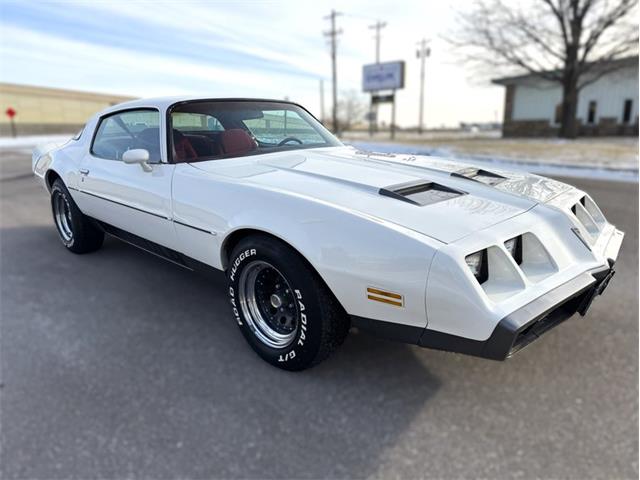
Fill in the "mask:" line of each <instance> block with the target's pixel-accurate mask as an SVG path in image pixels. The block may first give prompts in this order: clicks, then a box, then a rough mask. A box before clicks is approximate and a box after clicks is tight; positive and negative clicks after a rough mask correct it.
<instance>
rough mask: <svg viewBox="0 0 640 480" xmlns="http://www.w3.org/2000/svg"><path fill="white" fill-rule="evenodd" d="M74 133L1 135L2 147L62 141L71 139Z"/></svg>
mask: <svg viewBox="0 0 640 480" xmlns="http://www.w3.org/2000/svg"><path fill="white" fill-rule="evenodd" d="M72 136H73V134H68V133H67V134H62V135H27V136H24V137H16V138H13V137H0V148H7V149H9V148H33V147H35V146H37V145H42V144H47V143H62V142H66V141H67V140H70V139H71V137H72Z"/></svg>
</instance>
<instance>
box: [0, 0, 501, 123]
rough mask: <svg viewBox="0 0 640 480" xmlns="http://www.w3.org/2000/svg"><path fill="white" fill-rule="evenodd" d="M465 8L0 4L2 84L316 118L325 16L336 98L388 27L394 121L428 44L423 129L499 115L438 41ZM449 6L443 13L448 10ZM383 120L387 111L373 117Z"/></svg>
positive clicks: (357, 79) (363, 0)
mask: <svg viewBox="0 0 640 480" xmlns="http://www.w3.org/2000/svg"><path fill="white" fill-rule="evenodd" d="M469 3H470V2H469V1H468V0H457V1H452V2H446V1H442V2H440V1H433V2H429V1H425V0H416V1H413V0H398V1H390V0H384V1H377V0H354V1H349V2H344V1H343V2H324V1H318V0H316V1H308V0H307V1H303V0H297V1H249V0H236V1H213V0H210V1H202V0H201V1H180V2H178V1H175V2H167V3H165V2H160V1H141V0H137V1H136V0H129V1H115V0H111V1H104V0H93V1H84V2H78V1H57V2H53V1H24V0H23V1H19V2H13V1H7V0H1V1H0V9H1V15H0V32H1V33H0V62H1V63H0V72H1V74H0V75H1V79H2V81H6V82H14V83H24V84H31V85H42V86H51V87H58V88H69V89H77V90H86V91H95V92H108V93H117V94H123V95H132V96H155V95H174V94H181V93H196V94H197V93H203V94H206V95H207V96H221V97H226V96H241V97H269V98H284V97H289V99H291V100H294V101H297V102H300V103H302V104H303V105H305V106H306V107H307V108H309V109H310V110H311V111H312V112H313V113H314V114H316V115H319V114H320V100H319V97H320V95H319V82H320V79H321V78H324V79H325V82H324V83H325V112H326V114H327V115H328V114H329V111H330V101H331V82H330V78H331V70H330V67H331V63H330V57H329V48H328V45H327V42H326V39H325V38H324V37H323V35H322V32H323V31H325V30H327V29H328V26H329V23H328V21H327V20H326V19H324V18H323V17H324V16H325V15H327V14H328V13H329V12H330V10H331V8H334V7H335V8H336V9H337V10H339V11H340V12H343V13H344V15H342V16H340V17H339V18H338V25H339V27H340V28H341V29H342V30H343V34H342V35H341V36H340V37H339V46H338V88H339V91H346V90H358V91H360V89H361V76H362V65H363V64H365V63H372V62H373V61H374V60H375V49H374V40H373V32H372V31H371V30H369V29H368V28H367V27H368V25H370V24H372V23H374V22H375V20H376V19H381V20H383V21H386V22H387V24H388V26H387V27H386V28H385V29H384V30H383V32H382V33H383V37H382V49H381V50H382V53H381V60H382V61H386V60H406V62H407V69H406V73H407V80H406V88H405V89H404V90H402V91H400V92H399V93H398V107H397V118H398V122H399V123H400V124H401V125H404V126H408V125H416V124H417V119H418V105H417V104H418V92H419V61H418V60H417V59H416V55H415V50H416V42H417V41H418V40H419V39H420V38H422V37H423V36H425V37H427V38H431V48H432V55H431V57H430V58H429V59H428V60H427V80H426V99H425V118H426V122H427V125H428V126H430V127H434V126H440V125H457V124H458V122H460V121H493V120H496V119H499V118H501V115H502V102H503V95H504V92H503V89H502V87H497V86H492V85H489V84H488V83H487V82H486V81H480V80H475V79H473V78H472V76H471V75H472V73H471V72H470V71H469V70H468V69H467V68H465V65H463V64H461V63H460V62H458V61H456V57H455V56H453V54H452V52H451V51H450V49H449V47H448V46H447V44H446V43H445V42H444V41H443V40H442V39H441V38H440V37H441V35H444V34H446V33H447V32H449V31H450V30H451V28H452V27H453V26H454V21H455V14H454V10H453V8H458V9H461V8H464V7H465V5H468V4H469ZM452 5H453V7H452ZM382 115H383V116H387V115H388V110H386V111H384V112H382Z"/></svg>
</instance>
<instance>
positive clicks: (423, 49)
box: [416, 38, 431, 134]
mask: <svg viewBox="0 0 640 480" xmlns="http://www.w3.org/2000/svg"><path fill="white" fill-rule="evenodd" d="M428 44H429V40H427V39H426V38H423V39H422V40H420V41H419V42H418V50H417V51H416V56H417V57H418V58H419V59H420V118H419V120H418V133H419V134H422V130H423V128H424V63H425V59H426V58H427V57H428V56H429V55H431V49H430V48H429V47H428V46H427V45H428Z"/></svg>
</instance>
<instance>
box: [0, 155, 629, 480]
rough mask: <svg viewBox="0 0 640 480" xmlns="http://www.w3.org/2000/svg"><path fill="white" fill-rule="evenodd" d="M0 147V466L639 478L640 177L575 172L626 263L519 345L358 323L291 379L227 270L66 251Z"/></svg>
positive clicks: (130, 473) (110, 252) (94, 473)
mask: <svg viewBox="0 0 640 480" xmlns="http://www.w3.org/2000/svg"><path fill="white" fill-rule="evenodd" d="M0 155H2V159H1V160H0V173H2V178H3V180H1V181H0V198H1V203H2V205H1V210H0V213H1V219H0V250H1V263H0V268H1V272H2V273H1V278H0V282H1V285H0V286H1V306H0V309H1V310H0V313H1V321H0V347H1V350H0V360H1V376H2V380H1V381H2V388H1V390H0V400H1V404H0V406H1V412H0V413H1V418H0V420H1V427H2V431H1V437H0V440H1V446H2V449H1V454H2V458H1V461H0V464H1V469H2V470H1V472H0V476H1V477H2V478H4V479H7V480H9V479H26V478H30V479H35V478H37V479H57V478H77V479H88V478H101V479H122V478H154V479H172V478H212V477H218V478H219V477H224V478H291V477H295V478H318V477H331V478H339V477H351V478H353V477H358V478H360V477H382V478H393V477H403V478H416V477H438V478H461V477H466V478H469V477H473V478H476V477H484V478H533V477H538V478H539V477H542V478H548V477H555V478H560V477H562V478H580V479H583V478H607V479H608V478H638V184H635V183H615V182H613V183H611V182H602V181H596V180H578V179H571V180H567V181H569V182H570V183H573V184H576V185H577V186H579V187H581V188H584V189H586V190H587V191H589V192H590V193H591V194H592V195H593V196H594V198H595V199H596V201H597V202H598V203H599V205H600V206H601V208H602V210H603V211H604V213H605V215H607V216H608V217H609V219H610V220H611V221H613V223H616V224H617V225H618V226H619V227H620V228H622V229H623V230H625V231H626V233H627V237H626V240H625V243H624V244H623V247H622V252H621V255H620V258H619V261H618V268H617V275H616V277H615V278H614V279H613V281H612V283H611V285H610V287H609V289H608V290H607V291H606V292H605V294H604V295H603V296H602V297H600V299H599V301H597V302H596V303H595V304H594V305H593V307H592V310H591V311H590V312H589V315H588V316H587V317H584V318H582V317H579V316H576V317H574V318H572V319H571V320H569V321H567V322H565V323H564V324H562V325H561V326H559V327H558V328H556V329H554V330H553V331H551V332H549V333H548V334H547V335H546V336H545V337H544V338H543V339H541V340H539V341H538V342H536V343H534V344H532V345H531V346H529V347H527V348H526V349H525V350H523V351H522V352H520V353H519V354H518V355H516V356H515V357H514V358H512V359H510V360H508V361H506V362H494V361H490V360H482V359H476V358H471V357H465V356H462V355H456V354H449V353H444V352H437V351H430V350H426V349H421V348H418V347H413V346H407V345H403V344H398V343H393V342H388V341H383V340H379V339H376V338H374V337H372V336H369V335H366V334H363V333H358V334H352V335H350V336H349V338H348V339H347V341H346V343H345V344H344V345H343V347H342V348H341V349H340V350H339V351H338V352H337V354H335V355H334V356H333V357H331V358H330V359H329V360H328V361H326V362H324V363H323V364H321V365H319V366H318V367H316V368H314V369H311V370H308V371H305V372H302V373H288V372H284V371H280V370H278V369H276V368H273V367H271V366H269V365H267V364H266V363H264V362H262V361H261V360H260V359H259V358H258V357H257V356H256V355H255V354H254V353H253V351H252V350H250V349H249V347H248V346H247V345H246V344H245V341H244V339H243V338H242V336H241V335H240V332H239V331H238V330H237V326H236V325H235V323H234V321H233V320H232V317H231V315H230V311H229V307H228V305H227V301H226V297H225V289H224V277H223V275H222V274H220V275H218V276H205V275H201V274H194V273H190V272H188V271H185V270H182V269H180V268H178V267H175V266H173V265H171V264H169V263H166V262H164V261H162V260H159V259H157V258H155V257H153V256H151V255H149V254H146V253H144V252H141V251H139V250H136V249H134V248H133V247H130V246H128V245H126V244H123V243H121V242H118V241H116V240H113V239H109V240H108V241H107V242H106V243H105V246H104V248H103V249H102V250H100V251H98V252H96V253H94V254H90V255H84V256H75V255H72V254H70V253H68V252H66V251H65V250H64V248H63V247H62V245H61V244H60V242H59V241H58V238H57V234H56V232H55V230H54V227H53V224H52V222H51V219H50V212H49V203H48V197H47V195H46V193H45V192H44V191H43V190H41V189H40V187H39V186H38V185H37V184H36V183H35V181H34V180H33V179H32V178H30V177H29V176H28V169H29V160H30V157H29V156H28V153H26V152H25V151H8V150H4V151H2V152H0Z"/></svg>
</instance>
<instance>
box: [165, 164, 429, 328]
mask: <svg viewBox="0 0 640 480" xmlns="http://www.w3.org/2000/svg"><path fill="white" fill-rule="evenodd" d="M192 170H193V171H189V170H187V168H180V169H179V170H176V174H175V177H174V188H173V190H174V218H175V219H176V220H177V221H178V222H182V223H186V224H189V225H194V224H195V225H196V226H198V227H199V228H200V227H202V229H203V230H210V231H213V232H214V233H215V238H216V241H215V243H216V255H217V257H216V258H211V259H210V260H209V263H210V264H212V265H213V266H215V267H217V268H223V255H224V243H225V240H226V239H227V238H229V236H230V235H233V234H234V232H237V231H239V230H241V229H253V230H259V231H263V232H266V233H268V234H271V235H273V236H275V237H277V238H280V239H282V240H283V241H284V242H286V243H288V244H289V245H291V246H292V247H293V248H294V249H295V250H296V251H297V252H299V253H300V254H301V255H302V256H303V257H304V258H305V259H306V260H307V261H308V262H309V263H310V264H311V265H312V266H313V267H314V268H315V270H316V271H317V272H318V274H319V275H320V276H321V277H322V279H323V280H324V282H325V283H326V284H327V286H328V287H329V288H330V289H331V291H332V292H333V294H334V295H335V297H336V298H337V299H338V301H339V302H340V303H341V304H342V306H343V307H344V309H345V310H346V311H347V313H349V314H351V315H355V316H360V317H365V318H370V319H377V320H384V321H390V322H396V323H401V324H407V325H411V326H416V327H420V328H424V327H425V326H426V324H427V318H426V313H425V289H426V282H427V275H428V272H429V266H430V263H431V260H432V258H433V255H434V254H435V251H436V250H437V249H438V248H439V246H440V245H441V243H440V242H438V241H436V240H433V239H431V238H429V237H426V236H424V235H422V234H419V233H417V232H413V231H411V230H409V229H406V228H403V227H400V226H398V225H395V224H392V223H389V222H385V221H382V220H379V219H376V218H373V217H369V216H366V215H362V214H359V213H357V212H353V211H350V210H349V209H348V208H343V207H338V206H335V205H331V204H328V203H325V202H321V201H317V200H314V199H312V198H308V197H304V196H301V195H298V194H290V193H286V192H281V191H276V190H270V189H267V188H264V187H256V186H254V185H251V184H246V183H242V182H235V181H234V182H231V181H226V180H224V181H219V182H218V181H213V179H212V178H207V177H208V175H207V176H205V175H202V174H201V172H199V173H196V172H198V171H197V170H195V169H192ZM188 235H190V239H191V240H194V239H195V236H196V234H195V233H188ZM198 238H204V237H200V236H198ZM208 242H209V243H208V248H211V247H212V246H213V245H212V243H213V242H211V240H209V241H208ZM198 249H199V248H198ZM199 250H200V249H199ZM203 255H206V253H205V252H203ZM200 259H201V260H202V257H201V258H200ZM367 288H375V289H380V290H384V291H387V292H393V293H395V294H398V295H401V296H402V306H397V305H392V304H387V303H384V302H380V301H376V300H371V299H370V298H369V295H368V293H367Z"/></svg>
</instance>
